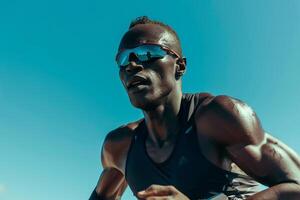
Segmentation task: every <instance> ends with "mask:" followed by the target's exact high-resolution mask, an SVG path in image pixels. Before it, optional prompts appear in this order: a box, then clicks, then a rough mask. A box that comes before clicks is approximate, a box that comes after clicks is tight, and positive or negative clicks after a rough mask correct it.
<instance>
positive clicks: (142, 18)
mask: <svg viewBox="0 0 300 200" xmlns="http://www.w3.org/2000/svg"><path fill="white" fill-rule="evenodd" d="M139 24H157V25H159V26H162V27H163V28H165V29H167V30H168V31H170V32H171V33H172V34H173V35H174V36H175V38H176V40H177V41H178V44H179V45H180V40H179V37H178V35H177V33H176V32H175V31H174V29H173V28H171V26H169V25H167V24H165V23H163V22H161V21H157V20H152V19H150V18H149V17H147V16H140V17H137V18H136V19H134V20H133V21H131V23H130V25H129V28H128V30H129V29H131V28H133V27H134V26H136V25H139Z"/></svg>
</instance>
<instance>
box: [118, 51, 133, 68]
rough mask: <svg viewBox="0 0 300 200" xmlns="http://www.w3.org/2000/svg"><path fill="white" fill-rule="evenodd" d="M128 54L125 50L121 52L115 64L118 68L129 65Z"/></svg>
mask: <svg viewBox="0 0 300 200" xmlns="http://www.w3.org/2000/svg"><path fill="white" fill-rule="evenodd" d="M129 54H130V51H129V50H125V51H123V52H121V53H120V54H119V55H118V57H117V64H118V65H119V66H126V65H128V64H129Z"/></svg>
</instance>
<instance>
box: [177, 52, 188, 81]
mask: <svg viewBox="0 0 300 200" xmlns="http://www.w3.org/2000/svg"><path fill="white" fill-rule="evenodd" d="M185 69H186V58H185V57H182V58H178V60H177V61H176V79H179V78H180V77H181V76H182V75H183V74H184V73H185Z"/></svg>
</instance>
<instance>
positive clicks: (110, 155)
mask: <svg viewBox="0 0 300 200" xmlns="http://www.w3.org/2000/svg"><path fill="white" fill-rule="evenodd" d="M139 122H140V121H137V122H134V123H131V124H127V125H125V126H122V127H119V128H117V129H115V130H113V131H112V132H110V133H109V134H108V135H107V136H106V138H105V140H104V143H103V146H102V151H101V162H102V166H103V171H102V173H101V175H100V178H99V181H98V183H97V186H96V188H95V190H94V191H93V193H92V195H91V197H90V198H89V200H117V199H121V196H122V194H123V192H124V191H125V189H126V187H127V182H126V180H125V175H124V174H125V164H126V159H127V153H128V150H129V147H130V144H131V140H132V136H133V134H132V133H133V130H134V129H135V128H136V127H137V125H138V123H139Z"/></svg>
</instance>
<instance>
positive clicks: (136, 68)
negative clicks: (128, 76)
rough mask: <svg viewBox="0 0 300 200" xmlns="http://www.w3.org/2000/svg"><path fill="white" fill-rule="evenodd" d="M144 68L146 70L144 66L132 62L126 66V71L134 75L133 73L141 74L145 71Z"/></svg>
mask: <svg viewBox="0 0 300 200" xmlns="http://www.w3.org/2000/svg"><path fill="white" fill-rule="evenodd" d="M143 68H144V67H143V65H141V64H140V63H137V62H136V61H134V60H131V61H130V62H129V64H128V65H127V66H126V68H125V70H126V72H127V73H133V72H139V71H141V70H143Z"/></svg>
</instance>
